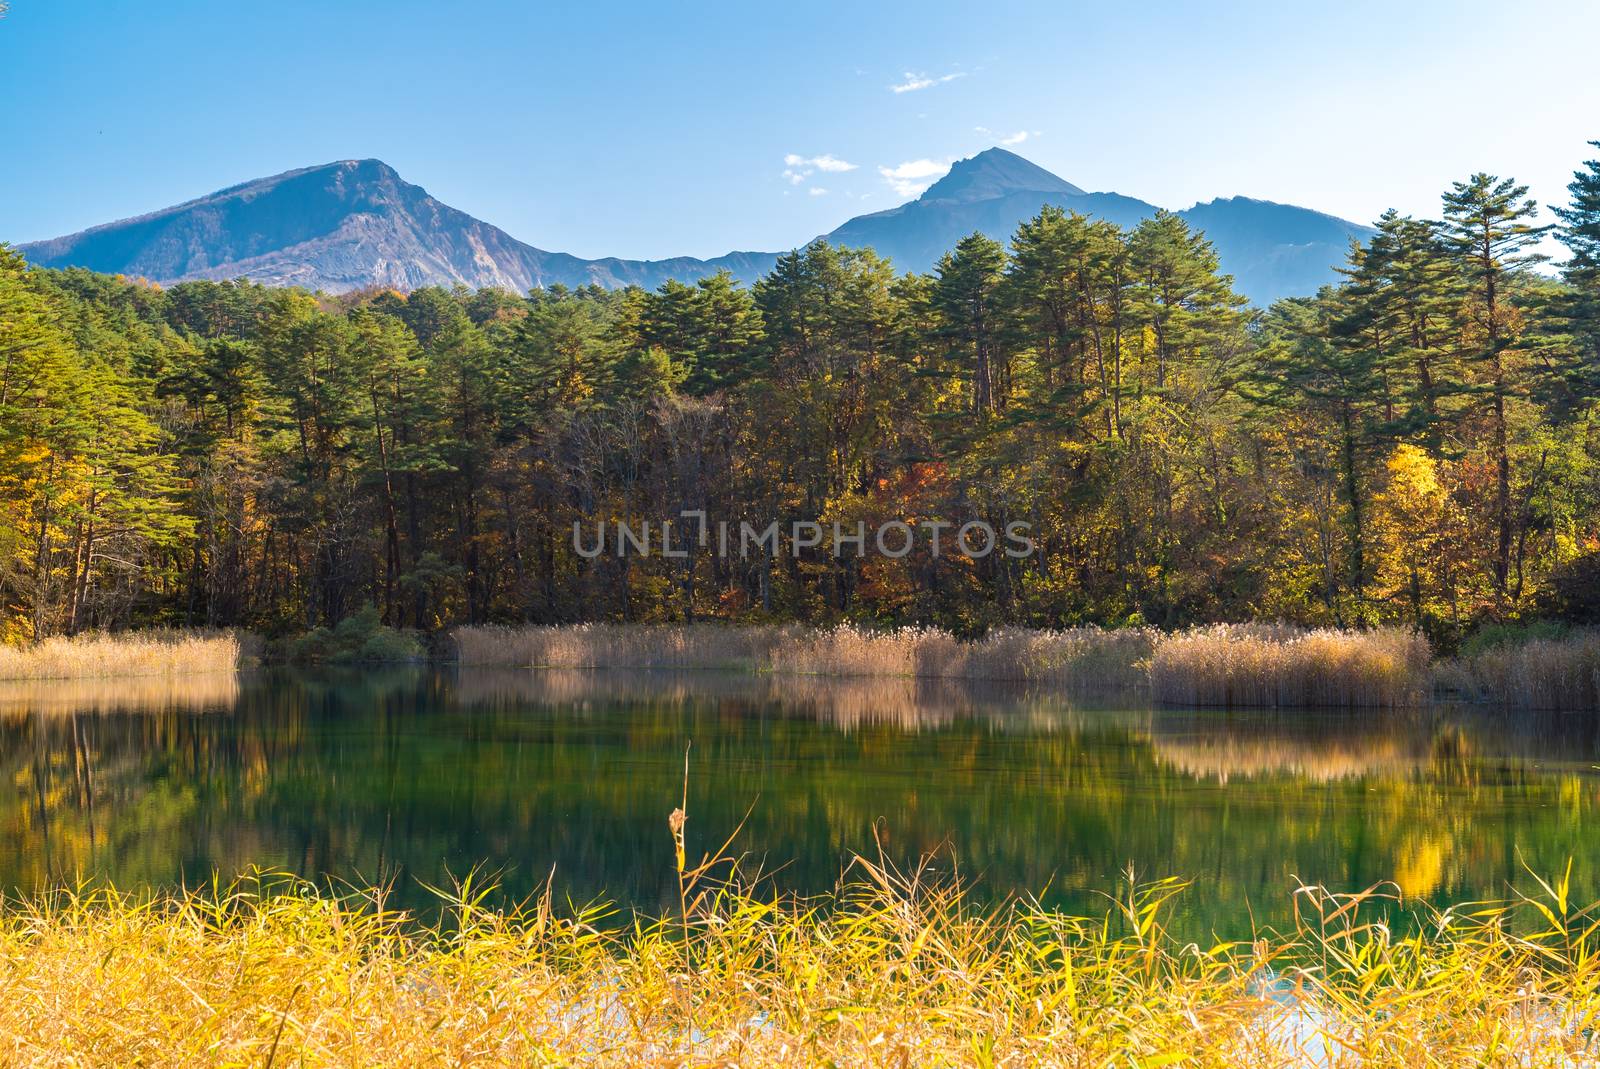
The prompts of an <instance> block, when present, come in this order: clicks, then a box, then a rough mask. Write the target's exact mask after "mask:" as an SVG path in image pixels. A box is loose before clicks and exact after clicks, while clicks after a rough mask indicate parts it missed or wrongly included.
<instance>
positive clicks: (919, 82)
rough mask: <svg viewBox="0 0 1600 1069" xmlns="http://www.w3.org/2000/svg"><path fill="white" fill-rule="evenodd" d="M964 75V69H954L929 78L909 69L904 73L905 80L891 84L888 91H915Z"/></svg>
mask: <svg viewBox="0 0 1600 1069" xmlns="http://www.w3.org/2000/svg"><path fill="white" fill-rule="evenodd" d="M966 76H967V72H966V71H955V72H954V73H952V74H941V75H939V76H938V77H937V78H930V77H929V76H928V75H926V74H916V73H913V72H911V71H906V72H905V75H904V77H905V81H903V82H901V83H900V84H899V85H891V86H890V87H889V91H890V92H891V93H915V92H916V91H917V90H918V89H932V88H933V87H934V86H936V85H942V84H944V83H945V82H953V81H955V80H956V79H957V78H965V77H966Z"/></svg>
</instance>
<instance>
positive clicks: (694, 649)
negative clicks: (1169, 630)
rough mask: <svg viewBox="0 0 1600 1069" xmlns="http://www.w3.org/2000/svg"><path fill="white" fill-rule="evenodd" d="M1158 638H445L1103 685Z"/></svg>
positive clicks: (803, 631)
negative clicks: (968, 639) (969, 639)
mask: <svg viewBox="0 0 1600 1069" xmlns="http://www.w3.org/2000/svg"><path fill="white" fill-rule="evenodd" d="M1158 634H1159V633H1158V632H1156V631H1154V630H1152V629H1148V628H1135V629H1128V630H1120V631H1112V630H1104V629H1101V628H1097V627H1076V628H1069V629H1066V630H1060V631H1036V630H1029V629H1026V628H1001V629H997V630H995V631H991V632H990V633H989V634H988V635H986V636H984V637H983V638H980V639H977V640H974V641H963V640H961V639H958V638H956V637H955V636H954V635H952V634H950V633H949V632H948V631H941V630H939V629H937V628H900V629H897V630H890V631H871V630H867V629H865V628H858V627H851V626H848V625H846V626H840V627H833V628H820V629H818V628H803V627H799V626H795V625H787V626H781V627H743V628H741V627H727V626H722V625H711V624H704V625H690V626H670V625H655V624H651V625H615V624H581V625H576V626H571V627H522V628H506V627H464V628H458V629H457V630H456V631H454V632H452V637H453V638H454V640H455V644H456V650H457V655H458V658H459V660H460V663H461V664H462V665H466V666H473V667H512V668H672V669H702V668H710V669H736V670H744V671H755V672H772V673H776V674H779V675H812V676H837V677H906V678H926V679H966V680H986V681H995V682H1018V683H1044V684H1050V685H1052V686H1059V687H1067V686H1074V687H1078V686H1083V687H1103V688H1107V689H1112V688H1125V687H1131V686H1138V685H1141V684H1142V683H1143V682H1144V681H1145V667H1144V662H1145V661H1146V660H1147V659H1148V658H1149V656H1150V653H1151V651H1152V649H1153V648H1154V647H1155V644H1156V641H1157V637H1158Z"/></svg>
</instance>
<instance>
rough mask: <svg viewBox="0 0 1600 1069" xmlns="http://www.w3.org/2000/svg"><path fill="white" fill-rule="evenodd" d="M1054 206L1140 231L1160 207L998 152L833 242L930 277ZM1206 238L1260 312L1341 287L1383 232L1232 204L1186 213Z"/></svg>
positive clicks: (1286, 210) (842, 230) (1267, 205)
mask: <svg viewBox="0 0 1600 1069" xmlns="http://www.w3.org/2000/svg"><path fill="white" fill-rule="evenodd" d="M1045 204H1053V205H1055V206H1057V207H1059V208H1062V209H1064V210H1066V211H1073V212H1078V213H1080V214H1082V215H1088V216H1093V217H1095V218H1099V219H1106V220H1109V221H1111V222H1113V223H1116V224H1117V225H1118V226H1123V227H1131V226H1135V225H1137V224H1138V222H1139V220H1141V219H1145V218H1148V217H1149V216H1152V215H1154V214H1155V212H1156V206H1155V205H1153V204H1148V203H1146V202H1144V201H1142V200H1137V199H1135V198H1133V197H1125V196H1123V195H1122V194H1120V193H1085V192H1084V191H1083V190H1082V189H1079V188H1078V187H1077V186H1075V185H1073V184H1072V183H1070V182H1067V181H1064V180H1063V179H1061V178H1058V177H1056V176H1055V175H1053V174H1051V173H1050V172H1049V171H1046V170H1045V169H1044V168H1042V167H1038V166H1036V165H1034V164H1032V163H1029V162H1028V161H1027V160H1025V159H1023V158H1022V157H1021V156H1018V155H1017V154H1015V153H1013V152H1007V151H1006V150H1005V149H1000V148H992V149H989V150H988V151H986V152H980V153H978V155H976V156H974V157H972V158H971V159H967V160H961V161H959V162H957V163H956V164H954V165H953V166H952V167H951V168H950V173H949V174H947V175H945V176H944V177H943V178H941V179H940V180H939V181H937V182H935V183H934V184H933V185H932V186H930V187H929V188H928V190H927V191H926V192H924V193H923V194H922V196H920V197H918V198H917V199H916V200H914V201H911V202H909V203H907V204H902V205H900V206H899V207H898V208H890V209H888V210H887V211H882V212H875V213H873V214H872V215H862V216H857V217H856V218H854V219H851V220H850V221H849V222H847V223H845V224H844V225H843V226H841V227H839V228H838V229H837V230H835V231H833V232H832V233H831V234H828V235H827V238H828V240H829V241H832V242H834V243H836V244H840V245H848V246H851V247H853V248H872V249H875V250H876V251H877V252H878V253H879V254H880V255H883V256H887V257H888V258H889V259H891V260H893V261H894V262H895V264H896V265H897V266H898V267H901V268H902V269H907V268H909V269H911V270H916V271H926V270H929V269H930V268H932V267H933V265H934V264H935V263H937V262H938V258H939V257H940V256H941V255H943V254H944V253H945V252H947V251H949V249H950V248H951V247H952V246H954V245H955V243H956V242H957V241H960V240H961V239H962V238H964V237H966V236H967V235H968V234H970V233H972V232H973V231H974V230H980V231H982V232H983V233H985V234H987V235H989V236H990V237H992V238H995V239H996V240H999V241H1007V240H1009V239H1010V237H1011V235H1012V233H1014V232H1015V231H1016V229H1017V224H1019V223H1021V222H1022V221H1023V220H1025V219H1031V218H1032V217H1033V216H1035V215H1037V214H1038V213H1039V208H1040V207H1041V206H1043V205H1045ZM1177 214H1178V215H1180V216H1182V217H1183V219H1184V220H1185V221H1186V222H1188V223H1189V225H1190V226H1193V227H1196V228H1198V229H1200V230H1203V231H1204V232H1205V235H1206V237H1208V238H1209V239H1211V241H1212V243H1213V244H1214V245H1215V246H1216V249H1217V256H1218V257H1219V258H1220V259H1221V261H1222V269H1223V270H1224V271H1226V272H1228V273H1229V274H1231V275H1233V277H1234V284H1235V288H1236V289H1237V290H1238V291H1239V292H1240V293H1242V294H1244V295H1245V296H1247V297H1249V298H1250V299H1251V300H1253V301H1255V302H1256V303H1258V304H1263V305H1265V304H1270V303H1272V302H1273V301H1274V300H1277V299H1278V298H1279V297H1299V296H1304V295H1307V294H1311V293H1315V292H1316V291H1317V288H1318V287H1319V286H1321V285H1323V284H1325V283H1328V282H1332V281H1333V280H1334V278H1335V277H1336V275H1335V273H1334V270H1333V267H1334V265H1335V264H1342V263H1344V261H1345V259H1346V257H1347V255H1348V253H1349V247H1350V241H1351V239H1357V240H1361V241H1365V240H1367V239H1368V238H1369V237H1371V236H1372V234H1373V233H1374V231H1373V230H1372V228H1371V227H1366V226H1362V225H1360V224H1359V223H1351V222H1347V221H1346V220H1343V219H1338V218H1335V217H1334V216H1331V215H1324V214H1323V213H1322V212H1316V211H1311V210H1310V209H1308V208H1296V207H1294V206H1292V205H1288V204H1274V203H1273V202H1271V201H1265V200H1252V199H1250V198H1248V197H1232V198H1228V199H1224V200H1213V201H1210V202H1208V203H1205V204H1196V205H1195V206H1194V207H1192V208H1187V209H1184V210H1183V211H1180V212H1178V213H1177Z"/></svg>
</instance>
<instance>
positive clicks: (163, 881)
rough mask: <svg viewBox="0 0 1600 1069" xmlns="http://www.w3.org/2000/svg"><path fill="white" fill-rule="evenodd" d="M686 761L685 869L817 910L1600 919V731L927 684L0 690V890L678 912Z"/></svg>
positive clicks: (390, 681) (302, 680)
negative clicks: (889, 865) (870, 867)
mask: <svg viewBox="0 0 1600 1069" xmlns="http://www.w3.org/2000/svg"><path fill="white" fill-rule="evenodd" d="M691 742H692V749H691V750H690V784H689V817H690V823H689V834H690V848H691V853H697V852H698V851H701V850H706V849H713V848H715V847H716V846H717V845H718V844H720V843H721V842H722V841H723V839H724V838H726V837H727V836H728V835H729V834H731V833H732V832H733V831H734V829H735V828H736V827H737V826H738V825H739V823H740V820H741V819H742V818H744V816H745V814H746V812H747V811H748V813H749V817H748V820H746V821H745V823H744V828H743V830H742V831H741V832H740V833H739V835H738V837H737V838H736V840H735V845H736V849H738V850H740V851H742V852H743V853H744V854H745V856H746V857H747V859H749V861H750V862H751V863H752V864H756V863H759V864H761V865H763V866H764V867H765V868H766V869H767V870H768V871H770V872H771V873H772V874H773V875H772V879H773V880H775V881H776V882H777V883H778V884H779V885H780V886H782V887H784V888H786V889H791V890H799V891H818V890H824V889H826V888H828V887H830V886H831V885H832V884H833V883H834V882H835V880H836V879H837V878H838V876H839V874H840V872H841V871H842V870H843V869H844V867H845V866H846V864H847V863H848V861H849V859H850V857H851V855H852V854H853V853H855V852H857V851H859V852H862V853H866V854H869V855H875V854H876V851H877V846H875V841H881V843H882V845H883V848H884V849H885V850H886V851H887V853H888V854H890V855H891V856H892V857H893V858H895V859H898V860H899V861H900V862H902V863H911V862H914V861H915V860H916V859H918V858H921V857H925V856H929V855H933V856H935V857H937V859H938V860H937V862H936V864H937V866H938V867H939V868H940V869H942V870H944V871H949V870H951V869H953V868H954V869H959V870H960V872H961V873H962V875H963V876H964V877H967V878H970V879H972V880H973V881H974V882H975V885H976V887H977V888H978V890H979V892H980V893H982V894H985V895H999V894H1004V893H1009V892H1016V891H1025V892H1031V893H1035V894H1037V895H1039V896H1040V897H1042V898H1043V899H1045V900H1046V901H1048V902H1050V903H1052V904H1054V905H1059V906H1062V907H1064V908H1073V909H1079V908H1081V909H1088V910H1092V911H1094V912H1095V913H1099V912H1101V911H1102V910H1103V909H1104V900H1103V899H1101V898H1100V897H1099V895H1098V892H1101V891H1105V890H1111V889H1113V888H1114V887H1115V886H1116V882H1117V876H1118V874H1119V873H1120V872H1122V871H1124V870H1126V869H1127V868H1128V866H1130V865H1132V866H1133V869H1134V871H1135V872H1136V873H1138V874H1139V875H1140V876H1141V877H1155V876H1164V875H1176V876H1181V877H1186V878H1190V879H1192V880H1194V881H1195V886H1194V888H1193V889H1192V890H1191V891H1190V892H1189V893H1188V894H1187V895H1186V896H1185V897H1184V899H1183V905H1182V907H1181V910H1182V912H1181V914H1180V916H1179V918H1178V923H1179V924H1180V925H1181V926H1183V927H1185V928H1188V929H1190V930H1192V931H1195V932H1196V933H1197V934H1198V933H1199V932H1201V931H1215V932H1217V933H1220V934H1225V935H1239V934H1244V933H1247V932H1248V930H1249V926H1250V923H1251V918H1254V919H1255V920H1256V921H1258V922H1267V923H1283V922H1284V921H1285V920H1286V919H1287V918H1288V916H1289V910H1290V908H1291V907H1290V891H1291V890H1292V888H1293V887H1294V886H1295V882H1296V879H1297V878H1298V879H1301V880H1305V881H1308V882H1322V883H1326V884H1329V885H1331V886H1336V887H1339V888H1343V889H1357V888H1361V887H1365V886H1368V885H1370V884H1373V883H1377V882H1378V881H1384V880H1388V881H1394V882H1395V883H1396V884H1398V886H1399V887H1400V888H1402V889H1404V890H1405V891H1406V892H1407V893H1408V894H1411V895H1419V896H1426V897H1428V898H1430V899H1432V900H1434V901H1437V902H1451V901H1461V900H1471V899H1478V898H1485V897H1498V896H1504V895H1505V894H1506V892H1507V888H1508V887H1509V886H1510V885H1511V884H1512V883H1513V882H1514V883H1516V884H1517V885H1518V886H1526V885H1527V884H1528V883H1529V881H1528V879H1527V877H1526V876H1525V875H1524V874H1523V873H1522V866H1523V864H1524V863H1525V864H1526V865H1527V866H1528V867H1530V868H1532V869H1533V870H1534V871H1537V872H1540V873H1542V874H1544V873H1551V872H1556V871H1558V870H1560V869H1561V868H1563V867H1565V865H1566V862H1567V859H1568V858H1569V857H1570V858H1572V859H1574V863H1575V869H1574V875H1575V882H1576V883H1577V884H1578V897H1579V898H1583V899H1585V900H1592V899H1594V898H1597V897H1600V891H1597V888H1596V885H1595V883H1594V880H1593V877H1594V874H1595V868H1596V865H1595V862H1597V861H1600V821H1597V820H1596V819H1594V818H1595V817H1596V815H1597V814H1596V807H1597V805H1600V776H1597V774H1596V771H1595V766H1596V763H1597V760H1596V756H1597V749H1600V725H1597V722H1596V721H1595V720H1594V719H1593V718H1589V717H1574V716H1554V715H1529V714H1510V715H1495V714H1490V713H1486V712H1482V711H1478V712H1458V711H1451V710H1433V711H1428V712H1418V713H1408V714H1383V715H1379V714H1371V715H1358V716H1352V715H1350V714H1348V713H1322V714H1295V715H1282V714H1269V713H1248V714H1241V713H1226V712H1219V711H1176V710H1152V709H1150V708H1148V707H1147V706H1144V705H1143V704H1142V703H1140V702H1139V701H1138V700H1137V699H1136V698H1124V699H1121V700H1118V701H1113V702H1109V703H1108V702H1106V701H1104V700H1103V699H1102V700H1100V701H1097V702H1088V701H1079V700H1067V699H1063V698H1060V697H1039V696H1036V695H1029V694H1026V693H1016V692H1006V691H991V690H983V689H976V688H973V687H970V686H958V685H952V684H940V683H929V682H923V683H916V682H911V681H902V680H892V681H864V682H840V681H823V680H814V679H793V678H790V679H774V678H755V679H752V678H745V677H735V676H727V675H720V674H714V673H697V674H683V675H676V674H663V673H657V674H627V673H529V672H518V673H484V672H475V673H471V674H461V675H457V674H453V673H449V672H442V673H441V672H430V671H421V670H415V671H388V672H382V673H360V674H356V673H351V674H334V673H329V674H311V675H307V674H290V673H259V674H254V675H250V676H246V677H243V678H239V679H234V678H232V677H227V676H219V677H215V678H207V679H199V680H190V681H187V682H185V683H184V684H183V685H181V686H176V687H174V686H171V685H168V684H163V683H157V682H151V681H144V682H141V681H134V682H132V683H126V682H124V683H119V684H115V685H107V684H62V683H51V684H45V685H9V686H0V762H3V766H4V767H3V773H4V778H3V780H0V885H3V886H4V887H5V888H6V889H8V890H11V891H26V890H30V889H35V888H38V887H41V886H44V885H46V884H49V883H52V882H57V881H59V880H61V879H73V878H75V877H77V876H80V875H82V876H86V877H93V878H110V879H112V880H114V881H115V882H116V883H118V884H119V885H121V886H125V887H136V886H137V887H144V886H153V885H160V886H170V885H176V884H179V883H182V882H185V881H187V882H188V883H191V884H193V883H196V882H200V881H204V880H208V879H209V878H210V876H211V874H212V872H213V871H221V872H222V873H224V874H233V873H237V872H240V871H242V870H244V869H246V868H248V867H249V866H252V865H260V866H266V867H272V868H277V869H282V870H287V871H290V872H294V873H298V874H301V875H304V876H307V877H312V878H317V879H324V878H330V877H331V878H337V879H343V880H350V881H356V882H359V883H364V884H369V883H371V882H372V881H374V880H378V879H384V880H392V881H393V882H394V886H395V889H396V894H397V896H398V897H399V898H401V899H402V900H403V901H405V902H406V903H408V904H411V905H414V906H418V907H425V906H426V905H427V904H428V903H429V902H431V896H430V894H429V892H427V891H426V890H424V889H423V886H422V884H423V883H428V884H440V883H441V882H442V881H447V880H448V879H449V877H450V874H452V873H455V874H461V873H465V872H466V871H468V870H469V869H470V868H472V867H473V866H474V865H479V864H483V865H487V866H488V867H489V868H490V869H492V870H494V871H496V872H497V873H498V874H499V878H500V882H501V884H502V886H503V888H504V889H505V892H504V893H505V894H508V895H511V896H515V897H521V896H523V895H526V894H527V893H529V892H530V891H532V890H533V889H535V888H536V887H538V886H541V885H542V884H543V883H544V881H545V880H546V878H547V877H549V876H550V874H551V872H552V869H553V870H554V882H555V886H556V887H557V888H558V889H559V890H561V891H563V892H565V893H566V894H567V895H568V896H570V897H571V898H573V899H575V900H579V901H583V900H589V899H594V898H600V897H604V898H607V899H610V900H613V901H617V902H621V903H623V904H627V905H637V906H642V907H645V908H648V909H652V910H654V909H660V908H665V907H668V906H670V905H671V904H672V903H673V902H674V901H675V895H676V892H675V882H674V877H673V874H672V850H671V841H670V839H669V836H668V832H667V825H666V817H667V814H668V812H669V811H670V810H671V809H672V808H673V807H674V806H675V805H677V804H678V802H679V800H680V795H681V792H682V789H683V764H684V750H685V747H686V746H689V745H690V743H691Z"/></svg>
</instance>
